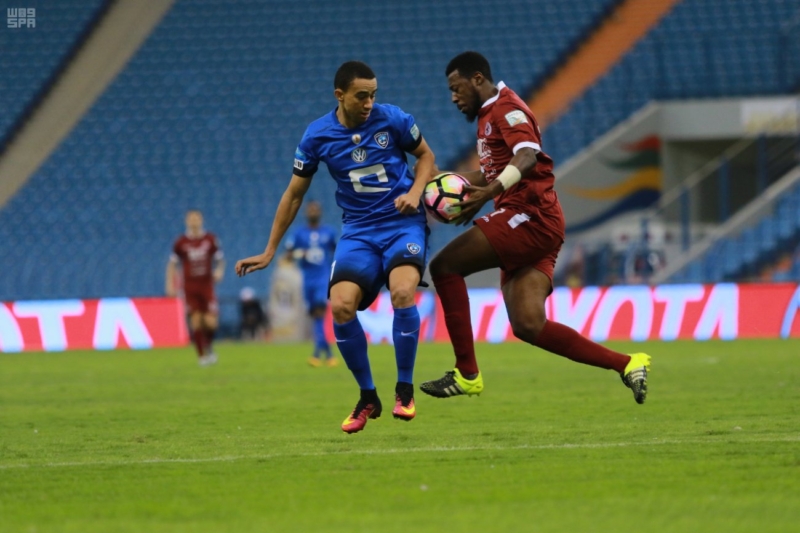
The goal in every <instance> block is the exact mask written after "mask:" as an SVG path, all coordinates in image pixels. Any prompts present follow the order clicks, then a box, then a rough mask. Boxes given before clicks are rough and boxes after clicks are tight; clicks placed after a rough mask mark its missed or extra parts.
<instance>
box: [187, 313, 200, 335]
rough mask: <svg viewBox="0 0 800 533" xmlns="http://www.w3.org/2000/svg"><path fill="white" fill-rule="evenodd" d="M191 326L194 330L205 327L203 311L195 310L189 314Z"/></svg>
mask: <svg viewBox="0 0 800 533" xmlns="http://www.w3.org/2000/svg"><path fill="white" fill-rule="evenodd" d="M189 326H191V328H192V330H193V331H194V330H198V329H200V328H201V327H203V315H202V313H199V312H195V313H192V314H191V315H189Z"/></svg>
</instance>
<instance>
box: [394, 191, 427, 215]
mask: <svg viewBox="0 0 800 533" xmlns="http://www.w3.org/2000/svg"><path fill="white" fill-rule="evenodd" d="M420 196H421V195H419V194H416V193H414V192H412V191H408V192H407V193H405V194H401V195H400V196H398V197H397V198H395V199H394V207H395V208H396V209H397V210H398V211H400V212H401V213H402V214H404V215H413V214H416V213H419V198H420Z"/></svg>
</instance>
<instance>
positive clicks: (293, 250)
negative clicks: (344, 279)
mask: <svg viewBox="0 0 800 533" xmlns="http://www.w3.org/2000/svg"><path fill="white" fill-rule="evenodd" d="M306 220H308V226H306V227H304V228H300V229H299V230H297V231H296V232H295V233H294V235H292V236H291V237H289V238H288V239H287V241H286V249H287V250H288V251H289V253H290V254H291V255H292V257H293V258H294V259H295V260H296V261H297V263H298V265H299V266H300V270H301V271H302V272H303V297H304V298H305V301H306V305H307V306H308V313H309V314H310V315H311V319H312V321H313V331H314V353H313V354H312V356H311V357H310V358H309V360H308V364H310V365H311V366H320V365H322V359H321V356H322V355H323V354H324V355H325V359H326V360H327V363H328V366H336V364H337V360H336V359H335V358H334V357H333V354H332V353H331V347H330V344H328V339H327V338H326V337H325V324H324V320H325V312H326V311H327V310H328V280H329V279H330V277H331V264H332V263H333V253H334V250H336V230H334V229H333V228H332V227H330V226H327V225H323V224H321V223H320V221H321V220H322V205H321V204H320V203H319V202H316V201H312V202H309V203H308V205H307V206H306Z"/></svg>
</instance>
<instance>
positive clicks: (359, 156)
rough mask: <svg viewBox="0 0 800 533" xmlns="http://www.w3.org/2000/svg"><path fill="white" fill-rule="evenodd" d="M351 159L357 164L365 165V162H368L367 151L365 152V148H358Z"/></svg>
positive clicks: (351, 155)
mask: <svg viewBox="0 0 800 533" xmlns="http://www.w3.org/2000/svg"><path fill="white" fill-rule="evenodd" d="M350 157H352V158H353V161H355V162H356V163H363V162H364V161H366V160H367V151H366V150H364V149H363V148H356V149H355V150H353V152H352V153H351V154H350Z"/></svg>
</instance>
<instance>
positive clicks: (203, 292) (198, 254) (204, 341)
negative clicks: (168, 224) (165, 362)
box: [166, 209, 225, 366]
mask: <svg viewBox="0 0 800 533" xmlns="http://www.w3.org/2000/svg"><path fill="white" fill-rule="evenodd" d="M179 262H180V263H181V265H183V295H184V299H185V301H186V309H187V311H188V313H189V326H190V327H191V329H192V341H193V342H194V346H195V349H196V350H197V357H198V362H199V363H200V365H201V366H207V365H213V364H214V363H216V362H217V355H216V354H215V353H214V349H213V341H214V334H215V333H216V331H217V325H218V312H219V308H218V305H217V298H216V296H215V294H214V284H215V283H219V282H220V281H221V280H222V276H223V275H224V273H225V260H224V259H223V257H222V249H221V248H220V246H219V241H218V240H217V238H216V237H215V236H214V235H213V234H211V233H207V232H206V231H205V229H203V214H202V213H201V212H200V211H198V210H196V209H192V210H190V211H189V212H188V213H186V233H184V234H183V235H181V236H180V237H178V239H177V240H176V241H175V244H174V245H173V247H172V255H171V256H170V259H169V263H167V283H166V293H167V296H177V294H178V290H177V287H176V269H175V267H176V266H177V265H178V263H179Z"/></svg>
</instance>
